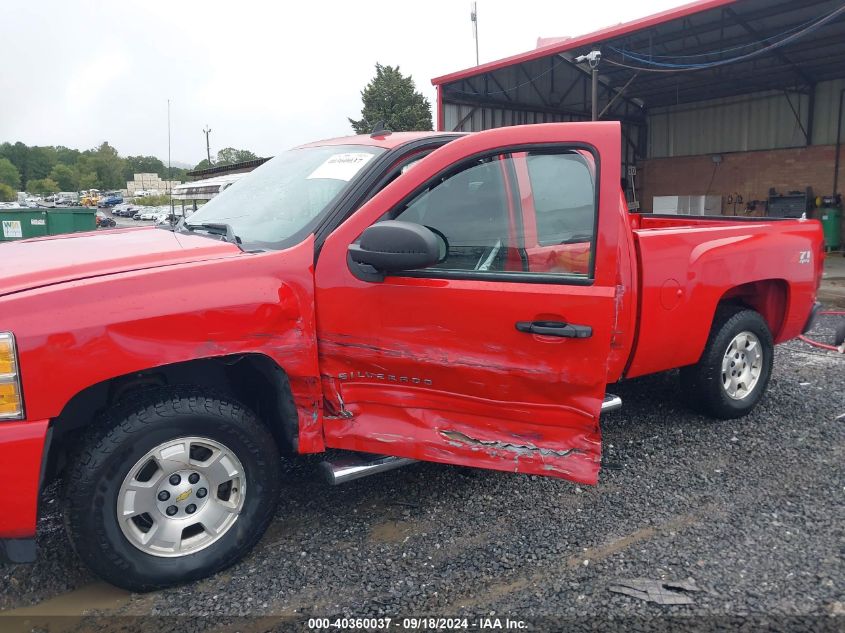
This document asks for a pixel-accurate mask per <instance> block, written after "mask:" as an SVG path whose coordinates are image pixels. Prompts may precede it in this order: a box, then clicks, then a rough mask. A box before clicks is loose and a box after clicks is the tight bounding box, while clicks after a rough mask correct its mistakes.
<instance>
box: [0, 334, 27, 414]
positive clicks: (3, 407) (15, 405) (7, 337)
mask: <svg viewBox="0 0 845 633" xmlns="http://www.w3.org/2000/svg"><path fill="white" fill-rule="evenodd" d="M22 418H23V396H22V393H21V377H20V373H19V372H18V355H17V350H16V349H15V337H14V336H12V333H11V332H0V420H20V419H22Z"/></svg>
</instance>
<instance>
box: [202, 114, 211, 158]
mask: <svg viewBox="0 0 845 633" xmlns="http://www.w3.org/2000/svg"><path fill="white" fill-rule="evenodd" d="M203 132H205V153H206V155H207V156H208V166H209V167H211V142H210V141H209V140H208V135H209V134H211V128H210V127H208V123H206V124H205V129H204V130H203Z"/></svg>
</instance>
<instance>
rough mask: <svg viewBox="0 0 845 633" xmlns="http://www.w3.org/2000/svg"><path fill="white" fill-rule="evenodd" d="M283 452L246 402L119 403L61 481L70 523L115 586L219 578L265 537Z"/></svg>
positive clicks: (203, 398) (195, 396) (86, 553)
mask: <svg viewBox="0 0 845 633" xmlns="http://www.w3.org/2000/svg"><path fill="white" fill-rule="evenodd" d="M279 466H280V464H279V453H278V450H277V448H276V444H275V442H274V441H273V438H272V436H271V434H270V433H269V431H268V430H267V429H266V428H265V427H264V426H263V425H262V424H260V423H259V422H258V420H257V419H256V418H255V416H254V415H253V414H252V412H250V411H249V410H248V409H246V408H244V407H243V406H242V405H240V404H238V403H235V402H232V401H230V400H226V399H221V398H215V397H211V396H208V395H203V394H201V393H198V392H194V391H184V390H181V391H164V392H156V393H155V394H151V395H147V396H145V397H143V398H142V399H141V400H139V401H137V402H136V403H134V404H132V405H126V406H122V407H119V408H117V409H115V410H114V411H112V412H111V414H110V415H109V416H108V417H107V419H106V420H104V422H103V423H102V424H101V425H99V426H98V427H96V428H95V429H94V430H93V431H92V432H91V433H90V434H89V435H88V436H87V437H86V439H85V441H84V442H83V445H82V447H81V449H80V450H79V451H78V454H77V455H76V457H75V459H74V460H73V464H72V466H71V468H70V469H69V472H68V474H67V476H66V477H65V524H66V527H67V531H68V535H69V536H70V539H71V542H72V544H73V547H74V549H75V550H76V552H77V553H78V554H79V556H80V558H82V560H83V561H84V562H85V563H86V564H87V565H88V566H89V567H91V568H92V569H93V570H94V571H95V572H96V573H97V574H99V575H100V576H102V577H103V578H105V579H106V580H108V581H109V582H111V583H113V584H115V585H118V586H120V587H124V588H126V589H130V590H134V591H148V590H151V589H157V588H160V587H165V586H168V585H172V584H176V583H181V582H186V581H190V580H194V579H197V578H201V577H204V576H207V575H209V574H213V573H215V572H217V571H219V570H221V569H223V568H225V567H227V566H229V565H231V564H233V563H234V562H236V561H237V560H238V559H239V558H241V557H242V556H243V555H244V554H245V553H246V552H248V551H249V550H250V549H251V548H252V546H253V545H254V544H255V543H256V542H257V541H258V539H259V538H260V537H261V535H262V534H263V532H264V530H265V529H266V527H267V525H268V523H269V521H270V520H271V519H272V517H273V514H274V512H275V508H276V505H277V503H278V496H279V480H280V469H279Z"/></svg>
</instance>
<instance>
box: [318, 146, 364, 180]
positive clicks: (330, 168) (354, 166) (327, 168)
mask: <svg viewBox="0 0 845 633" xmlns="http://www.w3.org/2000/svg"><path fill="white" fill-rule="evenodd" d="M372 157H373V154H368V153H366V152H347V153H345V154H335V155H334V156H332V157H331V158H329V159H328V160H326V162H324V163H323V164H322V165H320V166H319V167H317V169H315V170H314V171H312V172H311V175H309V176H308V180H312V179H314V178H330V179H332V180H343V181H344V182H349V181H350V180H352V177H353V176H354V175H355V174H357V173H358V172H359V171H361V168H362V167H363V166H364V165H366V164H367V163H368V162H369V161H370V159H371V158H372Z"/></svg>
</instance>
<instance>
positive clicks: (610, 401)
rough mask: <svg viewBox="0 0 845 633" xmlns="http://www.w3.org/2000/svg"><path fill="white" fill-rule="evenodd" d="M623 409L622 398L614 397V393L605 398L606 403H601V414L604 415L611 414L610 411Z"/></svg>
mask: <svg viewBox="0 0 845 633" xmlns="http://www.w3.org/2000/svg"><path fill="white" fill-rule="evenodd" d="M621 408H622V398H620V397H619V396H614V395H613V394H612V393H608V394H606V395H605V396H604V401H603V402H602V403H601V412H602V413H609V412H610V411H616V410H617V409H621Z"/></svg>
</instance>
